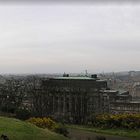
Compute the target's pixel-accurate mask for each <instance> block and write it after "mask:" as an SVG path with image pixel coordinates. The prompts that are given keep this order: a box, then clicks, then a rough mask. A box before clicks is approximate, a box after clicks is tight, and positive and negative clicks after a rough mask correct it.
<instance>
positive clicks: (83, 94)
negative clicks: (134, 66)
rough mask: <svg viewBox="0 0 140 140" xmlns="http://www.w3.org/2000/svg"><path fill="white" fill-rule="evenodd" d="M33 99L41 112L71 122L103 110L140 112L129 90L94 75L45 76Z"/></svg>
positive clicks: (108, 111) (82, 121)
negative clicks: (109, 86) (116, 87)
mask: <svg viewBox="0 0 140 140" xmlns="http://www.w3.org/2000/svg"><path fill="white" fill-rule="evenodd" d="M34 94H36V95H37V96H36V98H35V100H34V98H33V101H34V105H33V106H34V108H35V112H37V114H38V116H51V117H53V118H56V119H62V120H65V121H67V122H72V123H86V122H87V119H88V118H90V116H92V115H95V114H103V113H125V112H127V113H128V112H132V113H133V112H134V113H135V112H139V111H140V103H136V102H133V101H132V96H131V95H130V94H129V92H127V91H121V92H120V91H117V90H110V89H109V88H108V86H107V81H106V80H100V79H99V78H98V77H97V76H96V75H92V76H91V77H87V76H85V77H70V76H69V75H68V74H65V75H63V77H52V78H47V79H44V80H42V84H41V87H40V89H36V92H35V93H34Z"/></svg>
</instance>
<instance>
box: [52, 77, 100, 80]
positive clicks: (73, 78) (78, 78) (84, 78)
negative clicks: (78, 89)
mask: <svg viewBox="0 0 140 140" xmlns="http://www.w3.org/2000/svg"><path fill="white" fill-rule="evenodd" d="M52 79H62V80H63V79H64V80H65V79H66V80H67V79H70V80H99V79H97V78H91V77H53V78H52Z"/></svg>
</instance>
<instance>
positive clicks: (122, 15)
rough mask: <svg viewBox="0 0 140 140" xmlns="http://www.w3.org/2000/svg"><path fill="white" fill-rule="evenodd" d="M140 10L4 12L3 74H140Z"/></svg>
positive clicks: (62, 7)
mask: <svg viewBox="0 0 140 140" xmlns="http://www.w3.org/2000/svg"><path fill="white" fill-rule="evenodd" d="M139 60H140V4H123V5H120V4H90V5H89V4H88V5H85V4H84V5H82V4H75V5H74V4H73V5H72V4H59V5H58V4H39V5H37V4H33V5H32V4H18V5H14V4H12V5H10V4H9V5H8V4H4V5H1V6H0V73H57V72H61V73H63V72H79V73H80V72H83V71H84V70H85V69H87V70H88V71H89V72H92V73H96V72H103V71H104V72H112V71H125V70H140V62H139Z"/></svg>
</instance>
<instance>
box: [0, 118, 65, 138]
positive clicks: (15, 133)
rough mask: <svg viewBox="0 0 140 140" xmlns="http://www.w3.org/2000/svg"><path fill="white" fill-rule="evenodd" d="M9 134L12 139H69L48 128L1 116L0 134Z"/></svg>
mask: <svg viewBox="0 0 140 140" xmlns="http://www.w3.org/2000/svg"><path fill="white" fill-rule="evenodd" d="M1 134H5V135H7V136H8V137H9V138H10V140H68V139H67V138H65V137H63V136H61V135H59V134H56V133H53V132H51V131H49V130H47V129H41V128H38V127H36V126H34V125H32V124H30V123H27V122H23V121H20V120H17V119H13V118H5V117H0V136H1Z"/></svg>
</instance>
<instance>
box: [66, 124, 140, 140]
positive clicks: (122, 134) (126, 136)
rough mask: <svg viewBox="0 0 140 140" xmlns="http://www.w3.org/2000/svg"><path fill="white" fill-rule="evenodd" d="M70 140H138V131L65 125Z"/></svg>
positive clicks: (139, 133)
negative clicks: (101, 139)
mask: <svg viewBox="0 0 140 140" xmlns="http://www.w3.org/2000/svg"><path fill="white" fill-rule="evenodd" d="M67 128H68V130H69V133H70V134H69V136H70V137H71V139H76V140H77V139H80V140H94V139H95V138H96V136H105V137H106V139H107V140H140V130H137V131H135V130H125V129H101V128H93V127H87V126H81V125H67Z"/></svg>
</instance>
